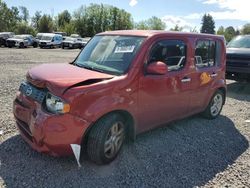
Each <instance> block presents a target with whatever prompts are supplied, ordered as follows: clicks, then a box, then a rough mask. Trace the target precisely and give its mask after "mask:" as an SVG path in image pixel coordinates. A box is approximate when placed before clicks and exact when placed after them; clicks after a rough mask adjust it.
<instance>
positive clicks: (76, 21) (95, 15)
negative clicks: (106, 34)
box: [72, 4, 133, 37]
mask: <svg viewBox="0 0 250 188" xmlns="http://www.w3.org/2000/svg"><path fill="white" fill-rule="evenodd" d="M72 21H73V25H74V27H75V31H76V32H77V33H78V34H80V35H81V36H84V37H86V36H89V37H92V36H93V35H95V34H96V33H99V32H103V31H107V30H122V29H132V28H133V21H132V17H131V14H130V13H128V12H126V11H125V10H123V9H118V8H117V7H113V6H109V5H103V4H101V5H98V4H90V6H88V7H86V6H81V7H80V8H79V9H77V10H76V11H75V12H74V14H73V18H72Z"/></svg>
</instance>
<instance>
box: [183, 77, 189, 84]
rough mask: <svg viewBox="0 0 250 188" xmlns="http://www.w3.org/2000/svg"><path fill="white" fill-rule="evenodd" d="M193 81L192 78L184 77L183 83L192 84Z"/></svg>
mask: <svg viewBox="0 0 250 188" xmlns="http://www.w3.org/2000/svg"><path fill="white" fill-rule="evenodd" d="M190 81H191V78H187V77H184V78H183V79H182V80H181V82H182V83H186V82H190Z"/></svg>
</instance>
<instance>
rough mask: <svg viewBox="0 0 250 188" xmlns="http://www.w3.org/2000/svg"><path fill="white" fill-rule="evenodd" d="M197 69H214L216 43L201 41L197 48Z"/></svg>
mask: <svg viewBox="0 0 250 188" xmlns="http://www.w3.org/2000/svg"><path fill="white" fill-rule="evenodd" d="M195 60H196V67H198V68H203V67H212V66H215V64H216V60H217V59H216V42H215V41H211V40H199V41H198V42H197V43H196V48H195Z"/></svg>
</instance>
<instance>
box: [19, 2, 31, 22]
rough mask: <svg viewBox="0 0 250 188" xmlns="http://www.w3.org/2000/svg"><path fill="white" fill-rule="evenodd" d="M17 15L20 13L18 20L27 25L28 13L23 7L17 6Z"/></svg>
mask: <svg viewBox="0 0 250 188" xmlns="http://www.w3.org/2000/svg"><path fill="white" fill-rule="evenodd" d="M19 13H20V18H21V20H23V21H24V22H26V23H28V20H29V11H28V9H27V8H26V7H24V6H19Z"/></svg>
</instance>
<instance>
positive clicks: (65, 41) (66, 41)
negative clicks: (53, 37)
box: [63, 40, 76, 44]
mask: <svg viewBox="0 0 250 188" xmlns="http://www.w3.org/2000/svg"><path fill="white" fill-rule="evenodd" d="M63 42H64V43H72V44H73V43H76V42H74V41H69V40H64V41H63Z"/></svg>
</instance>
